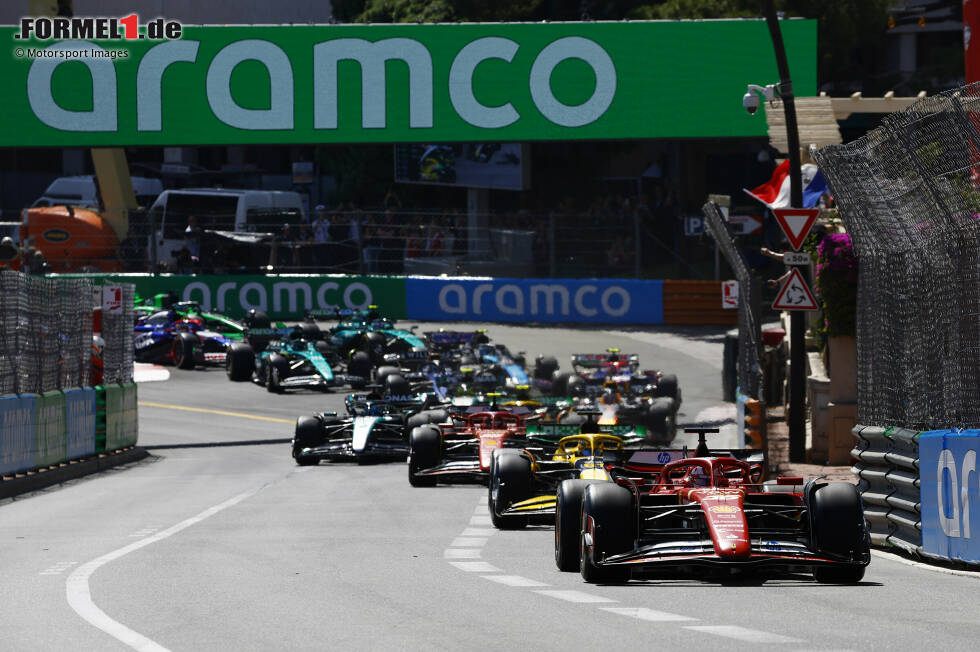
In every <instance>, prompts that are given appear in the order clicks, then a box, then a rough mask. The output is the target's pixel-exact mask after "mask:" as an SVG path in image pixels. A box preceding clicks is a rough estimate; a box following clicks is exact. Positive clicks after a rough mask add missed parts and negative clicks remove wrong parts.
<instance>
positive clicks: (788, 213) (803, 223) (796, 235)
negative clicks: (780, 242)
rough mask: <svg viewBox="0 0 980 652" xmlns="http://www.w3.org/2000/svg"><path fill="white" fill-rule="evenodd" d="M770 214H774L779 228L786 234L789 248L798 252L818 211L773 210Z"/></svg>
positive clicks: (799, 209)
mask: <svg viewBox="0 0 980 652" xmlns="http://www.w3.org/2000/svg"><path fill="white" fill-rule="evenodd" d="M772 212H773V213H775V214H776V221H777V222H779V227H780V228H781V229H782V230H783V233H785V234H786V239H787V240H789V244H790V246H792V247H793V249H794V250H795V251H799V250H800V246H802V245H803V241H804V240H806V236H807V235H808V234H809V233H810V229H812V228H813V223H814V222H816V221H817V215H819V214H820V209H819V208H774V209H773V211H772Z"/></svg>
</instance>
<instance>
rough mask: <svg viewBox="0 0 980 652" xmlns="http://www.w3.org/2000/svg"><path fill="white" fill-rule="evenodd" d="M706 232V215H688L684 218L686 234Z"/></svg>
mask: <svg viewBox="0 0 980 652" xmlns="http://www.w3.org/2000/svg"><path fill="white" fill-rule="evenodd" d="M702 233H704V216H703V215H688V216H687V217H685V218H684V235H701V234H702Z"/></svg>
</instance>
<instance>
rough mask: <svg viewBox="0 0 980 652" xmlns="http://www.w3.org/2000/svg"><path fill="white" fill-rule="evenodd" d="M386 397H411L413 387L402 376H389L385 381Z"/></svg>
mask: <svg viewBox="0 0 980 652" xmlns="http://www.w3.org/2000/svg"><path fill="white" fill-rule="evenodd" d="M384 387H385V395H386V396H410V395H411V394H412V385H411V384H410V383H409V382H408V381H407V380H405V377H404V376H402V375H401V374H388V375H387V376H385V380H384Z"/></svg>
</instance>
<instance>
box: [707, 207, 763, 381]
mask: <svg viewBox="0 0 980 652" xmlns="http://www.w3.org/2000/svg"><path fill="white" fill-rule="evenodd" d="M702 211H703V212H704V216H705V217H706V218H707V225H708V232H709V233H710V234H711V237H712V238H714V240H715V242H716V243H718V249H719V250H720V251H721V253H722V255H723V256H724V257H725V260H727V261H728V264H729V265H731V268H732V270H733V271H734V272H735V278H736V279H737V280H738V287H739V292H738V364H737V369H738V385H739V388H740V390H741V392H742V394H745V395H746V396H751V397H753V398H758V399H762V398H763V396H762V395H761V394H762V388H763V376H762V374H763V372H762V354H763V346H762V336H761V321H760V303H759V302H760V294H761V288H760V285H759V279H758V278H756V277H755V276H754V275H753V274H752V273H751V272H750V271H749V268H748V265H747V264H746V262H745V258H744V257H743V256H742V252H741V250H740V249H739V248H738V247H737V246H736V245H735V240H734V239H733V238H732V235H731V233H730V232H729V231H728V226H727V225H726V222H725V219H724V217H723V216H722V214H721V210H720V209H719V208H718V205H717V204H715V203H713V202H708V203H706V204H705V205H704V206H703V208H702Z"/></svg>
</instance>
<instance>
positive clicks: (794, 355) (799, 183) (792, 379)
mask: <svg viewBox="0 0 980 652" xmlns="http://www.w3.org/2000/svg"><path fill="white" fill-rule="evenodd" d="M765 12H766V24H767V25H768V26H769V35H770V36H771V37H772V47H773V50H774V51H775V54H776V66H777V67H778V69H779V96H780V98H781V99H782V101H783V111H784V112H785V114H786V141H787V147H788V148H789V182H790V205H791V206H793V207H794V208H802V207H803V178H802V175H801V174H800V134H799V131H798V128H797V124H796V102H795V101H794V99H793V82H792V80H791V79H790V76H789V63H788V62H787V60H786V48H785V47H784V45H783V34H782V31H781V30H780V29H779V17H778V16H777V15H776V7H775V5H774V4H773V0H765ZM805 340H806V321H805V317H804V313H802V312H800V311H799V310H794V311H792V312H790V333H789V344H790V361H789V365H790V366H789V369H790V373H789V415H787V420H788V422H789V458H790V461H791V462H803V461H805V457H806V451H805V441H806V424H805V420H804V414H803V410H804V396H805V390H804V383H805V382H806V374H805V373H804V365H805V364H806V350H805V346H806V342H805Z"/></svg>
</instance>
